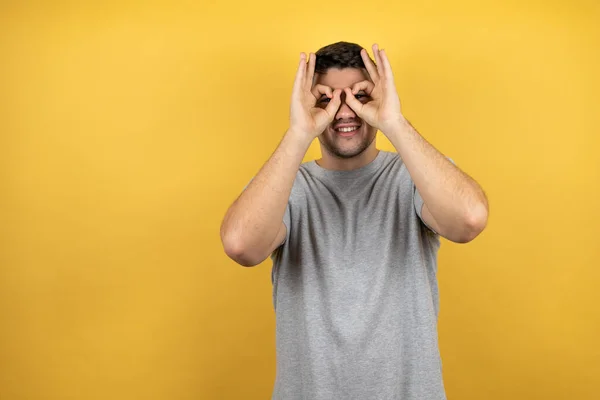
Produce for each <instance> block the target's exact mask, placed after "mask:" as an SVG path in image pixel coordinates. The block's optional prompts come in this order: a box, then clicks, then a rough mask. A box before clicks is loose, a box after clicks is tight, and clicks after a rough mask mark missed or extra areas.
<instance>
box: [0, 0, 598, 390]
mask: <svg viewBox="0 0 600 400" xmlns="http://www.w3.org/2000/svg"><path fill="white" fill-rule="evenodd" d="M525 3H527V4H519V2H517V1H510V2H506V1H505V2H502V1H495V2H485V1H484V2H481V1H466V0H465V1H453V2H446V1H442V0H431V1H427V2H420V1H375V2H367V1H319V2H310V3H302V2H275V1H258V2H251V1H239V2H218V1H199V2H182V3H177V4H175V3H173V2H167V1H164V2H156V1H155V2H139V3H134V2H118V3H117V2H114V3H107V2H100V1H97V2H93V3H92V2H86V3H83V4H82V3H77V2H66V1H65V2H17V1H13V2H9V1H3V2H1V3H0V132H1V135H0V185H1V186H0V190H1V193H0V194H1V196H0V246H1V247H0V399H2V400H17V399H36V400H37V399H86V400H87V399H102V400H106V399H145V400H146V399H161V400H163V399H164V400H167V399H174V400H180V399H181V400H183V399H267V398H269V396H270V393H271V389H272V384H273V379H274V376H275V353H274V329H275V327H274V315H273V310H272V304H271V283H270V267H271V263H270V261H266V262H265V263H264V264H263V265H261V266H259V267H257V268H253V269H252V268H251V269H247V268H243V267H240V266H237V265H235V264H234V263H233V262H232V261H230V260H229V259H228V258H227V257H226V256H225V254H224V253H223V251H222V247H221V244H220V240H219V234H218V231H219V224H220V222H221V219H222V217H223V215H224V213H225V211H226V209H227V207H228V206H229V205H230V204H231V202H232V201H233V200H234V198H235V197H236V196H237V195H238V194H239V192H240V190H241V189H242V188H243V186H244V185H245V184H246V183H247V182H248V181H249V180H250V178H251V177H252V176H254V174H255V173H256V172H257V171H258V169H259V168H260V166H261V165H262V164H263V163H264V162H265V161H266V159H267V158H268V157H269V156H270V154H271V153H272V151H273V150H274V148H275V146H276V145H277V144H278V142H279V140H280V138H281V136H282V134H283V132H284V131H285V129H286V125H287V118H288V104H289V95H290V91H291V85H292V82H293V77H294V73H295V67H296V65H297V60H298V54H299V53H300V52H301V51H305V52H308V51H316V50H317V49H318V48H319V47H321V46H323V45H326V44H329V43H332V42H335V41H339V40H346V41H354V42H358V43H360V44H362V45H363V46H370V45H371V44H372V43H373V42H377V43H379V44H380V45H381V46H382V47H383V48H385V49H386V50H387V52H388V55H389V57H390V59H391V62H392V65H393V67H394V72H395V75H396V80H397V85H398V90H399V92H400V96H401V100H402V103H403V109H404V112H405V114H406V115H407V117H408V118H409V119H410V120H411V121H412V123H413V124H414V125H415V126H416V127H417V128H418V129H419V130H420V131H421V133H422V134H423V135H424V136H425V137H426V138H427V139H428V140H430V141H431V142H432V143H433V144H434V145H435V146H436V147H437V148H438V149H440V151H442V152H443V153H444V154H447V155H448V156H450V157H452V158H453V159H454V161H455V162H456V163H457V164H458V165H459V166H460V167H462V168H463V169H465V170H466V171H467V172H469V173H470V174H472V175H473V176H474V177H475V178H476V179H477V180H478V181H479V182H480V183H481V184H482V186H483V187H484V188H485V190H486V192H487V194H488V196H489V198H490V202H491V215H490V221H489V226H488V228H487V230H486V231H485V233H484V234H482V236H480V237H479V238H478V239H477V240H476V241H475V242H472V243H470V244H468V245H456V244H452V243H449V242H446V241H444V243H443V244H442V249H441V251H440V269H439V271H440V272H439V281H440V290H441V314H440V326H439V332H440V347H441V352H442V357H443V362H444V376H445V384H446V387H447V392H448V398H449V399H460V400H468V399H474V400H475V399H477V400H481V399H490V400H492V399H512V400H515V399H523V400H530V399H545V400H546V399H569V400H572V399H577V400H578V399H585V400H592V399H597V398H598V397H597V396H598V386H597V385H598V384H599V383H600V350H599V349H600V346H599V345H598V338H599V337H600V316H599V312H598V304H599V303H600V295H599V294H598V289H597V286H598V283H599V282H600V261H599V260H600V251H599V249H598V248H599V246H598V245H597V240H598V239H597V236H596V233H597V229H598V226H599V224H600V213H599V211H598V205H600V187H599V186H600V185H599V183H600V161H599V156H598V151H599V150H600V140H599V138H598V137H599V131H600V118H599V114H600V112H599V111H598V108H599V106H600V96H599V93H600V79H599V77H598V71H600V56H599V54H600V28H599V25H600V22H599V21H600V8H599V6H598V4H599V3H598V2H597V1H594V0H590V1H583V0H580V1H571V2H568V1H566V0H565V1H562V2H558V1H554V2H548V1H537V2H533V3H532V2H525ZM379 144H380V148H383V149H388V150H392V149H393V148H392V147H391V145H390V144H389V142H387V141H386V140H385V138H384V137H382V136H380V137H379ZM318 156H319V148H318V146H317V145H316V142H315V144H314V145H313V146H312V147H311V149H310V151H309V153H308V154H307V156H306V160H310V159H314V158H315V157H318Z"/></svg>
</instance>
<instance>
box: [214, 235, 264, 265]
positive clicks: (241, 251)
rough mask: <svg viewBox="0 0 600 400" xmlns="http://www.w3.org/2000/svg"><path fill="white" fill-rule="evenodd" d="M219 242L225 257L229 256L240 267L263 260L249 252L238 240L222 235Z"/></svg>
mask: <svg viewBox="0 0 600 400" xmlns="http://www.w3.org/2000/svg"><path fill="white" fill-rule="evenodd" d="M221 242H222V244H223V250H224V251H225V254H227V257H229V258H231V259H232V260H233V261H235V262H236V263H238V264H239V265H241V266H242V267H254V266H257V265H258V264H260V263H261V262H263V261H264V260H259V259H258V258H257V257H255V256H254V255H253V254H251V252H250V251H248V250H247V248H246V246H244V245H243V243H242V242H241V241H239V240H233V239H231V238H228V237H223V238H222V239H221Z"/></svg>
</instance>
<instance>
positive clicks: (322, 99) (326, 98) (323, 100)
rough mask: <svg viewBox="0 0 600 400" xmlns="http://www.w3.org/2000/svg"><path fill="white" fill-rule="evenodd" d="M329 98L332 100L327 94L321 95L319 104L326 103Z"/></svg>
mask: <svg viewBox="0 0 600 400" xmlns="http://www.w3.org/2000/svg"><path fill="white" fill-rule="evenodd" d="M329 100H331V99H330V98H329V97H325V96H323V97H321V98H320V99H319V104H326V103H329Z"/></svg>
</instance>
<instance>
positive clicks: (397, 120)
mask: <svg viewBox="0 0 600 400" xmlns="http://www.w3.org/2000/svg"><path fill="white" fill-rule="evenodd" d="M373 55H374V56H375V61H376V63H377V64H376V65H374V64H373V62H372V61H371V59H370V58H369V57H368V55H367V52H366V50H364V49H363V50H362V52H361V56H362V58H363V61H364V63H365V66H366V68H367V70H368V72H369V76H370V77H371V80H366V81H363V82H359V83H357V84H356V85H355V86H354V87H353V88H346V89H345V92H346V102H347V103H348V105H349V106H350V107H351V108H352V109H353V110H354V111H355V112H356V113H357V114H358V116H359V117H361V118H362V119H363V120H365V121H367V123H368V124H369V125H371V126H374V127H376V128H378V129H379V130H380V131H381V132H382V133H383V134H384V135H386V136H387V138H388V139H389V140H390V142H391V143H392V144H393V145H394V147H395V148H396V150H397V151H398V154H400V157H401V158H402V160H403V162H404V164H405V165H406V168H407V169H408V172H409V173H410V176H411V178H412V180H413V181H414V183H415V186H416V188H417V190H418V192H419V194H420V195H421V197H422V198H423V202H424V205H423V208H422V210H421V218H422V219H423V222H425V224H427V225H428V226H430V227H431V228H432V229H434V230H435V231H436V232H437V233H439V234H440V235H441V236H443V237H445V238H446V239H448V240H451V241H453V242H457V243H466V242H469V241H471V240H473V239H474V238H475V237H476V236H477V235H479V233H481V231H483V229H484V228H485V226H486V224H487V217H488V201H487V198H486V195H485V193H484V192H483V190H482V188H481V187H480V186H479V184H478V183H477V182H475V180H474V179H472V178H471V177H470V176H468V175H467V174H466V173H464V172H463V171H461V170H460V169H459V168H458V167H456V166H455V165H454V164H453V163H452V162H450V161H449V160H448V159H447V158H446V157H445V156H444V155H442V154H441V153H440V152H439V151H437V150H436V149H435V148H434V147H433V146H432V145H431V144H429V143H428V142H427V141H426V140H425V138H423V137H422V136H421V135H420V134H419V133H418V132H417V131H416V129H414V128H413V127H412V126H411V125H410V123H409V122H408V121H407V120H406V119H405V118H404V116H403V115H402V112H401V109H400V100H399V98H398V94H397V92H396V88H395V85H394V76H393V74H392V68H391V66H390V62H389V60H388V58H387V56H386V54H385V52H384V51H383V50H379V48H378V46H377V45H373ZM359 90H364V91H366V92H367V93H368V94H369V96H371V98H372V100H371V101H369V102H367V103H361V102H360V101H358V100H357V99H356V98H355V97H354V94H356V93H358V91H359Z"/></svg>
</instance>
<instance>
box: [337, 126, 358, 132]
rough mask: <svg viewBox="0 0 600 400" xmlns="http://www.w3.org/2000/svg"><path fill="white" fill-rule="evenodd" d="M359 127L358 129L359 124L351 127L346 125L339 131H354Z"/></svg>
mask: <svg viewBox="0 0 600 400" xmlns="http://www.w3.org/2000/svg"><path fill="white" fill-rule="evenodd" d="M357 129H358V127H357V126H349V127H346V128H338V131H339V132H352V131H355V130H357Z"/></svg>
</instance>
